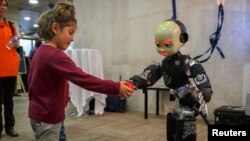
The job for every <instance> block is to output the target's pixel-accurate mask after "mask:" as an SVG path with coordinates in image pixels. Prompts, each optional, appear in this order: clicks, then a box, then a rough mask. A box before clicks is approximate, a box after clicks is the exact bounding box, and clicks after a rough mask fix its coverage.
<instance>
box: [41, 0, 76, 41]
mask: <svg viewBox="0 0 250 141" xmlns="http://www.w3.org/2000/svg"><path fill="white" fill-rule="evenodd" d="M70 21H74V22H77V21H76V17H75V7H74V5H73V4H72V3H70V2H60V3H57V4H56V5H55V7H54V8H53V9H51V10H49V11H46V12H44V13H43V14H42V15H41V16H40V17H39V18H38V22H37V24H38V29H37V33H38V35H39V36H40V37H41V38H44V39H52V38H53V37H54V35H55V34H54V32H53V31H52V29H51V26H52V24H53V23H58V24H59V26H60V27H61V28H63V27H65V26H67V25H68V22H70Z"/></svg>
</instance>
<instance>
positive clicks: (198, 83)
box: [130, 19, 212, 141]
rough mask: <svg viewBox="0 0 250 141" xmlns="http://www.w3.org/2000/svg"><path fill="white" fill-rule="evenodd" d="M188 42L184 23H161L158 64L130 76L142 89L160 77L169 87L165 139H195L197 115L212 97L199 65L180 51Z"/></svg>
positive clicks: (187, 140)
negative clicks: (169, 108)
mask: <svg viewBox="0 0 250 141" xmlns="http://www.w3.org/2000/svg"><path fill="white" fill-rule="evenodd" d="M187 41H188V34H187V32H186V28H185V26H184V25H183V23H181V22H180V21H178V20H175V19H170V20H166V21H164V22H162V23H161V24H160V25H159V26H158V27H157V29H156V31H155V45H156V49H157V51H158V53H159V54H160V55H162V56H164V59H163V61H162V63H161V65H160V64H152V65H149V66H148V67H147V68H146V69H144V71H143V72H142V73H141V74H140V75H134V76H133V77H131V78H130V81H131V82H132V83H133V85H134V87H135V89H143V88H146V87H149V86H152V85H154V84H155V83H156V82H157V81H158V80H159V79H160V78H161V77H163V79H164V83H165V85H166V87H168V88H170V89H171V90H170V94H171V97H172V98H173V99H175V105H174V107H173V108H172V110H171V111H170V112H169V113H168V114H167V125H166V128H167V140H168V141H195V140H196V116H197V115H198V114H199V113H201V112H205V113H206V111H204V110H206V103H207V102H209V101H210V100H211V96H212V87H211V84H210V81H209V78H208V76H207V75H206V72H205V70H204V68H203V67H202V65H201V64H200V63H199V62H198V61H196V60H193V59H192V58H191V57H189V56H188V55H183V54H181V52H180V51H179V50H180V48H181V47H182V46H183V45H184V44H185V43H186V42H187ZM194 84H195V85H194Z"/></svg>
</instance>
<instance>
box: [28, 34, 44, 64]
mask: <svg viewBox="0 0 250 141" xmlns="http://www.w3.org/2000/svg"><path fill="white" fill-rule="evenodd" d="M41 44H42V40H41V39H40V38H36V40H35V46H34V47H33V48H32V49H31V51H30V54H29V61H31V60H32V58H33V56H34V54H35V52H36V50H37V49H38V48H39V46H40V45H41Z"/></svg>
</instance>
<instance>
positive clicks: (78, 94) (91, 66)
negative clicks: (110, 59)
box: [65, 49, 107, 117]
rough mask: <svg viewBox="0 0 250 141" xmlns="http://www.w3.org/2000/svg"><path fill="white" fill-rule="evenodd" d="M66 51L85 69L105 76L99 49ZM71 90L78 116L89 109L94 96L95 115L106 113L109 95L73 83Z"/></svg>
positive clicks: (93, 73) (71, 98) (101, 76)
mask: <svg viewBox="0 0 250 141" xmlns="http://www.w3.org/2000/svg"><path fill="white" fill-rule="evenodd" d="M65 52H66V54H67V55H68V56H69V57H70V58H71V59H72V60H73V61H74V62H75V63H76V64H77V65H78V66H79V67H81V68H82V69H83V71H85V72H87V73H90V74H92V75H95V76H97V77H99V78H103V67H102V56H101V52H100V51H99V50H94V49H72V50H67V51H65ZM69 91H70V100H71V102H72V103H73V105H74V106H75V107H76V109H77V115H76V116H77V117H79V116H81V115H83V114H85V113H86V112H87V111H88V110H89V102H90V100H91V99H92V98H95V109H94V112H95V115H102V114H103V113H104V108H105V106H106V97H107V95H105V94H99V93H95V92H91V91H88V90H85V89H83V88H81V87H79V86H77V85H75V84H73V83H70V88H69Z"/></svg>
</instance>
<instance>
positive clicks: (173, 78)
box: [162, 58, 189, 88]
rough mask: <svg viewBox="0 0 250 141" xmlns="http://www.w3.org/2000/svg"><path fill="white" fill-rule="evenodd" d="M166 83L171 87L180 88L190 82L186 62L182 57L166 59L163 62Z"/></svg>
mask: <svg viewBox="0 0 250 141" xmlns="http://www.w3.org/2000/svg"><path fill="white" fill-rule="evenodd" d="M162 69H163V70H162V72H163V78H164V83H165V85H166V86H167V87H169V88H178V87H180V86H183V85H184V84H186V83H187V82H188V79H189V78H188V76H187V75H186V71H185V63H184V62H183V61H182V60H181V59H180V58H177V59H165V60H164V61H163V63H162Z"/></svg>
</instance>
